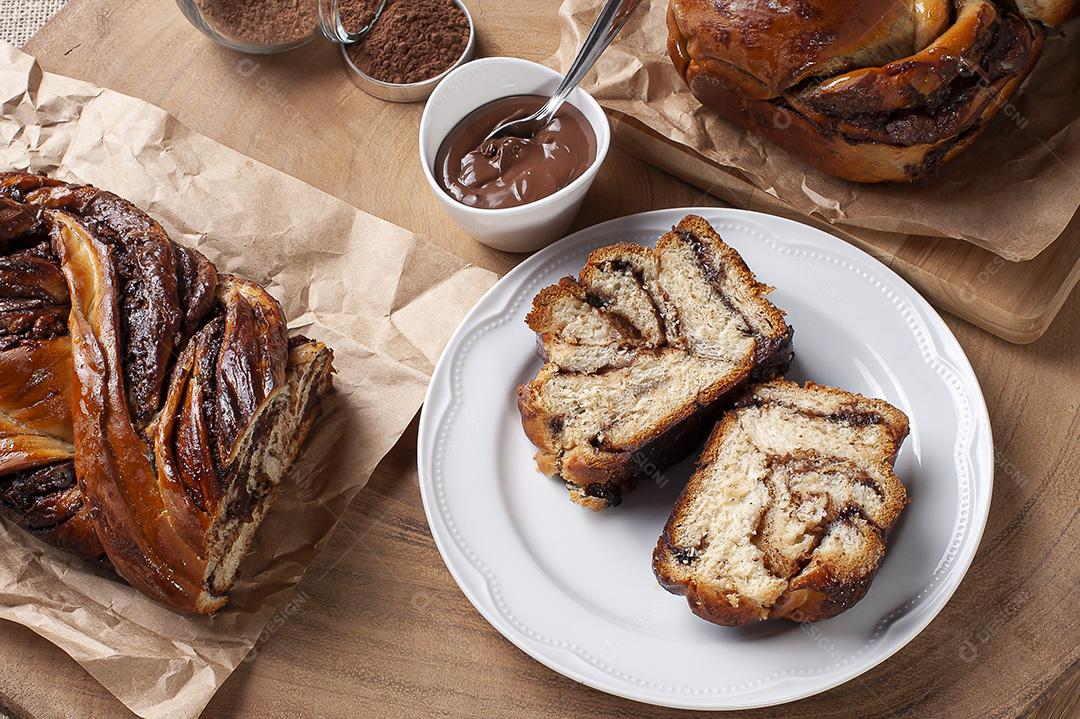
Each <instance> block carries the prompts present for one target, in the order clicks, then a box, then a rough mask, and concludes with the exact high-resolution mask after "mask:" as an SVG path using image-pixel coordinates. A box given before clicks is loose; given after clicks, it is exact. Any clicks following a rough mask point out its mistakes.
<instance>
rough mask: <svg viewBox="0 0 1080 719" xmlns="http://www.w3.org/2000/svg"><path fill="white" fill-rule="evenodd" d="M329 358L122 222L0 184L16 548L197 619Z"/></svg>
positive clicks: (64, 193) (258, 291) (271, 313)
mask: <svg viewBox="0 0 1080 719" xmlns="http://www.w3.org/2000/svg"><path fill="white" fill-rule="evenodd" d="M332 358H333V355H332V353H331V351H330V350H329V349H328V348H327V347H326V346H325V345H323V344H322V343H321V342H316V341H313V340H309V339H306V338H304V337H294V338H292V339H290V338H289V337H288V335H287V334H286V324H285V316H284V315H283V313H282V310H281V307H280V306H279V305H278V303H277V302H276V301H275V300H274V299H273V298H272V297H271V296H270V295H269V294H267V292H266V291H265V290H263V289H262V288H261V287H259V286H258V285H256V284H253V283H252V282H249V281H247V280H245V279H243V278H240V277H236V276H233V275H227V274H219V273H218V272H217V270H216V269H215V267H214V265H213V264H211V263H210V262H209V261H208V260H207V259H206V258H205V257H203V255H201V254H200V253H199V252H197V251H195V250H193V249H191V248H187V247H184V246H182V245H178V244H175V243H173V242H172V241H170V239H169V237H168V235H167V234H166V233H165V231H164V230H163V229H162V228H161V226H160V225H159V224H158V223H157V222H156V221H154V220H153V219H152V218H150V217H149V216H147V215H146V214H145V213H143V212H142V211H141V210H139V209H138V208H136V207H135V206H134V205H132V204H131V203H129V202H127V201H125V200H123V199H121V198H120V197H117V196H116V195H114V194H112V193H109V192H105V191H103V190H99V189H97V188H95V187H92V186H89V185H70V184H67V183H63V182H59V181H57V180H53V179H49V178H47V177H44V176H41V175H31V174H24V173H3V174H0V508H2V509H3V510H4V511H5V513H6V514H8V515H9V516H10V517H12V518H13V519H14V520H15V521H16V522H17V523H18V524H19V525H20V526H22V527H23V528H25V529H26V530H28V531H29V532H31V533H32V534H35V535H36V536H38V537H40V538H42V539H44V540H46V541H49V542H51V543H53V544H56V545H58V546H60V547H63V548H65V549H68V550H70V551H73V552H75V553H77V554H79V555H82V556H84V557H87V558H91V559H98V560H101V561H104V562H107V563H108V564H110V565H111V566H112V567H113V569H115V571H116V572H117V573H118V574H119V575H120V576H121V577H123V578H124V579H125V580H127V581H128V582H129V583H130V584H131V585H132V586H134V587H135V588H137V589H138V590H140V591H142V592H143V593H145V594H147V595H148V596H150V597H152V598H153V599H155V600H157V601H159V602H161V603H163V604H165V605H167V606H169V607H171V608H172V609H175V610H177V611H181V612H186V613H198V614H208V613H212V612H214V611H215V610H217V609H218V608H220V607H221V606H222V605H223V604H224V603H225V601H226V598H227V595H228V592H229V589H230V588H231V587H232V585H233V582H234V581H235V578H236V576H237V570H238V566H239V563H240V559H241V558H242V557H243V556H244V554H245V553H246V551H247V549H248V548H249V546H250V544H251V542H252V539H253V536H254V533H255V529H256V528H257V527H258V525H259V523H260V522H261V521H262V519H263V518H264V516H265V515H266V512H267V510H268V509H269V508H270V505H271V504H272V502H273V500H274V498H275V495H276V491H277V487H278V484H279V482H280V481H281V478H282V475H283V474H284V473H285V471H286V470H287V469H288V468H289V466H290V465H291V464H292V462H293V460H294V459H295V457H296V456H297V454H298V452H299V450H300V447H301V445H302V444H303V442H304V439H305V437H306V436H307V434H308V431H309V429H310V428H311V425H312V423H313V422H314V420H315V418H316V415H317V414H318V409H319V403H320V397H321V396H322V395H323V394H325V393H326V392H327V391H328V390H329V389H330V385H331V374H332V372H333V367H332Z"/></svg>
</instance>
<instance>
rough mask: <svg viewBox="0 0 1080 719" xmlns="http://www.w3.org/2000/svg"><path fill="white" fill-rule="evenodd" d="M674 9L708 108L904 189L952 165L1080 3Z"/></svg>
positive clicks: (788, 3) (799, 151) (838, 170)
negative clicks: (1048, 33)
mask: <svg viewBox="0 0 1080 719" xmlns="http://www.w3.org/2000/svg"><path fill="white" fill-rule="evenodd" d="M1018 5H1019V10H1018V9H1017V6H1016V5H1013V4H1012V2H1011V1H1010V0H919V1H918V2H916V1H915V0H909V1H907V2H904V1H900V2H898V1H897V0H859V1H858V2H854V1H852V0H781V1H779V2H777V1H775V0H738V1H736V0H670V4H669V10H668V29H669V38H668V50H669V53H670V55H671V58H672V60H673V62H674V63H675V67H676V69H677V70H678V72H679V74H680V75H682V76H683V77H684V79H685V80H686V83H687V85H688V86H689V88H690V91H691V92H692V93H693V94H694V96H695V97H696V98H697V99H698V100H700V101H701V103H702V104H703V105H705V106H706V107H709V108H711V109H713V110H715V111H716V112H718V113H719V114H720V115H721V116H722V117H724V118H725V119H727V120H728V121H730V122H733V123H735V124H738V125H740V126H742V127H744V128H746V129H748V130H751V131H753V132H756V133H758V134H760V135H763V136H764V137H766V138H768V139H769V140H771V141H773V142H775V143H776V144H778V145H780V146H781V147H783V148H784V149H786V150H787V151H789V152H791V153H792V154H793V155H795V156H797V157H799V158H801V159H802V160H804V161H805V162H808V163H809V164H811V165H814V166H816V167H818V168H819V169H821V170H823V171H824V172H827V173H830V174H833V175H837V176H839V177H843V178H847V179H849V180H855V181H859V182H881V181H890V180H896V181H910V180H915V179H918V178H920V177H923V176H926V175H929V174H932V173H933V172H935V171H936V170H937V169H938V167H939V166H940V165H941V164H942V163H944V162H946V161H948V160H949V159H951V158H952V157H954V156H956V155H957V154H958V153H960V152H961V151H962V150H964V149H965V148H966V147H968V146H969V145H970V144H971V143H972V141H973V140H975V138H976V137H978V135H979V134H980V133H981V132H982V131H983V130H984V129H985V128H986V127H987V125H988V124H989V122H990V120H991V119H992V118H993V117H994V115H995V114H996V113H997V112H998V110H999V109H1000V108H1001V107H1002V106H1003V105H1004V104H1005V103H1006V101H1007V100H1008V99H1009V97H1010V96H1011V95H1012V94H1013V92H1015V91H1016V89H1017V88H1018V87H1019V86H1020V84H1021V83H1022V82H1023V81H1024V78H1025V77H1027V75H1028V73H1029V72H1030V71H1031V69H1032V67H1033V66H1034V64H1035V61H1036V60H1037V59H1038V57H1039V54H1040V52H1041V50H1042V44H1043V34H1044V32H1043V29H1042V24H1041V23H1048V24H1054V23H1059V22H1062V21H1063V20H1065V19H1067V18H1068V17H1070V16H1072V15H1075V14H1076V12H1077V10H1078V8H1080V1H1078V0H1023V2H1019V3H1018Z"/></svg>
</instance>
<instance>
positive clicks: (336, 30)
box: [319, 0, 389, 45]
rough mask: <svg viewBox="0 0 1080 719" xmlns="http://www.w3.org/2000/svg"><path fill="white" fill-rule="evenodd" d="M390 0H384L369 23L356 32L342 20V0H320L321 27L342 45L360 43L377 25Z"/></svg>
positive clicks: (324, 33)
mask: <svg viewBox="0 0 1080 719" xmlns="http://www.w3.org/2000/svg"><path fill="white" fill-rule="evenodd" d="M388 2H389V0H382V2H380V3H379V6H378V7H377V8H375V14H373V15H372V16H371V20H370V21H369V22H368V24H367V25H364V27H362V28H360V29H359V30H357V31H356V32H350V31H349V30H346V29H345V25H344V24H343V23H342V22H341V0H319V29H321V30H322V33H323V35H325V36H326V37H327V38H329V39H330V40H333V41H335V42H339V43H341V44H342V45H352V44H354V43H358V42H360V41H361V40H363V39H364V38H365V37H367V34H368V33H369V32H371V30H372V28H374V27H375V23H377V22H378V21H379V17H380V16H381V15H382V13H383V10H385V9H386V4H387V3H388Z"/></svg>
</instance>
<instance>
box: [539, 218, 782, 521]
mask: <svg viewBox="0 0 1080 719" xmlns="http://www.w3.org/2000/svg"><path fill="white" fill-rule="evenodd" d="M769 290H770V288H768V287H766V286H765V285H762V284H760V283H759V282H758V281H757V280H756V279H755V277H754V275H753V273H751V272H750V270H749V269H748V268H747V266H746V264H745V263H744V262H743V260H742V258H741V257H740V256H739V254H738V253H737V252H736V251H735V250H734V249H732V248H731V247H729V246H728V245H727V244H725V243H724V241H723V240H722V239H721V238H720V236H719V235H717V234H716V232H715V231H714V230H713V228H712V227H710V226H709V223H708V222H706V221H705V220H704V219H702V218H700V217H696V216H693V215H688V216H687V217H686V218H684V219H683V220H682V221H681V222H680V223H679V224H678V225H677V226H676V227H675V228H674V229H673V230H672V231H671V232H669V233H667V234H665V235H664V236H663V237H661V238H660V239H659V241H658V242H657V243H656V249H651V248H646V247H642V246H640V245H633V244H617V245H612V246H610V247H603V248H601V249H599V250H596V251H595V252H593V253H592V255H591V256H590V257H589V260H588V262H587V263H586V265H585V268H584V269H583V270H582V271H581V274H580V276H579V277H577V278H572V277H567V278H564V279H563V280H562V281H561V282H559V283H558V284H557V285H553V286H551V287H548V288H546V289H544V290H542V291H541V292H540V293H539V294H538V295H537V296H536V298H535V300H534V301H533V307H532V311H531V312H530V314H529V316H528V318H527V319H526V321H527V323H528V325H529V327H531V328H532V329H533V330H534V331H535V332H536V333H537V335H538V337H539V341H540V344H541V348H542V351H543V354H544V356H545V357H546V359H547V361H546V363H545V364H544V365H543V367H541V369H540V371H539V372H538V373H537V375H536V377H535V378H534V379H533V380H532V381H531V382H529V383H527V384H525V385H522V386H521V387H519V388H518V407H519V409H520V411H521V418H522V423H523V426H524V428H525V433H526V434H527V435H528V437H529V439H530V440H531V441H532V442H533V444H535V445H536V446H537V448H538V449H539V451H538V452H537V454H536V463H537V466H538V467H539V468H540V470H541V471H542V472H544V473H545V474H548V475H550V476H554V477H558V478H559V479H561V480H562V481H563V482H564V483H565V485H566V487H567V489H568V490H569V492H570V498H571V499H572V500H573V501H575V502H577V503H578V504H581V505H583V506H585V507H588V508H590V509H594V510H597V509H604V508H606V507H609V506H613V505H616V504H619V502H620V501H621V499H622V495H623V494H624V493H625V492H626V491H627V490H628V489H630V488H631V487H632V486H633V485H634V483H635V481H636V480H638V479H639V478H641V477H647V476H653V477H654V478H659V472H660V471H661V470H663V469H665V468H666V467H667V466H668V465H670V464H671V463H673V462H675V461H677V460H679V459H681V458H682V457H684V456H685V455H686V454H687V453H689V452H690V451H691V450H692V449H693V448H694V447H695V446H697V444H698V443H699V442H700V440H701V439H702V438H703V434H704V433H707V432H708V429H709V427H710V426H711V422H712V421H713V420H714V419H715V417H716V414H717V412H718V411H719V410H720V409H721V408H722V407H723V404H724V402H725V400H727V399H728V398H729V397H730V396H731V395H732V393H733V392H735V391H736V390H738V389H739V388H741V387H742V386H743V385H745V384H746V383H747V382H748V381H750V380H752V379H762V378H767V377H771V376H774V375H776V374H777V373H781V372H783V371H784V370H785V369H786V368H787V365H788V363H789V361H790V360H791V328H790V327H789V326H788V325H787V324H786V323H785V322H784V316H783V313H782V312H780V311H779V310H778V309H777V308H776V307H774V306H773V304H772V303H771V302H769V301H768V300H767V299H765V294H766V293H767V292H769Z"/></svg>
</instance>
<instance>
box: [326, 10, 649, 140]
mask: <svg viewBox="0 0 1080 719" xmlns="http://www.w3.org/2000/svg"><path fill="white" fill-rule="evenodd" d="M335 2H336V0H335ZM640 2H641V0H607V1H606V2H605V3H604V7H603V8H602V9H601V10H600V15H599V16H598V17H597V18H596V22H595V23H594V24H593V26H592V30H590V31H589V35H588V37H586V38H585V42H584V43H582V45H581V49H580V50H578V54H577V57H576V58H574V63H573V64H572V65H571V66H570V70H569V71H567V73H566V76H565V77H563V80H562V82H561V83H559V87H558V88H557V89H556V90H555V94H554V95H552V96H551V99H550V100H548V101H547V102H546V103H544V106H543V107H541V108H540V109H539V110H537V111H536V112H534V113H533V114H531V115H529V116H528V117H523V118H521V119H519V120H508V121H505V122H501V123H499V124H498V125H496V126H495V129H494V130H492V131H491V132H489V133H488V136H487V137H485V138H484V142H482V143H480V144H481V145H483V144H484V143H485V142H488V141H489V140H493V139H495V138H497V137H506V136H508V135H512V136H514V137H532V136H533V135H535V134H536V133H537V132H539V131H540V130H542V129H544V128H545V127H547V125H548V123H549V122H551V119H552V118H553V117H555V113H557V112H558V111H559V108H560V107H562V104H563V103H564V102H566V98H567V97H569V96H570V93H571V92H573V91H574V88H576V87H577V86H578V84H579V83H580V82H581V81H582V80H583V79H585V75H586V74H588V72H589V70H591V69H592V66H593V64H595V63H596V61H597V60H598V59H599V58H600V55H602V54H603V52H604V50H607V47H608V45H610V44H611V41H612V40H614V39H615V36H616V35H618V34H619V31H620V30H622V29H623V25H625V24H626V21H627V20H629V19H630V16H631V15H632V14H633V13H634V10H636V9H637V6H638V4H639V3H640Z"/></svg>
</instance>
